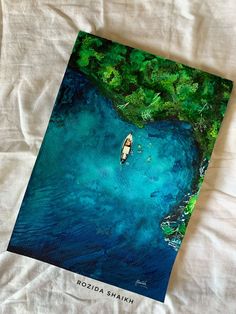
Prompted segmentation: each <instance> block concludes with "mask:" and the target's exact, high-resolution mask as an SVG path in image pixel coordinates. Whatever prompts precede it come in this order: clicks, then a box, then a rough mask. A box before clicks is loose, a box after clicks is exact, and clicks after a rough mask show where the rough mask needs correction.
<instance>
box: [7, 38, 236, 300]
mask: <svg viewBox="0 0 236 314" xmlns="http://www.w3.org/2000/svg"><path fill="white" fill-rule="evenodd" d="M231 89H232V82H231V81H229V80H227V79H224V78H221V77H218V76H215V75H212V74H209V73H206V72H203V71H201V70H197V69H194V68H191V67H189V66H186V65H183V64H180V63H177V62H174V61H171V60H168V59H166V58H164V57H159V56H155V55H153V54H150V53H148V52H146V51H142V50H139V49H136V48H131V47H128V46H125V45H122V44H119V43H117V42H113V41H111V40H107V39H104V38H100V37H97V36H95V35H92V34H88V33H85V32H79V34H78V37H77V39H76V42H75V45H74V47H73V51H72V54H71V57H70V60H69V63H68V66H67V68H66V72H65V75H64V78H63V81H62V84H61V86H60V89H59V92H58V95H57V99H56V102H55V105H54V107H53V111H52V114H51V117H50V121H49V125H48V128H47V131H46V134H45V137H44V140H43V143H42V146H41V148H40V151H39V154H38V157H37V160H36V163H35V166H34V168H33V171H32V174H31V177H30V181H29V184H28V187H27V190H26V193H25V196H24V199H23V202H22V205H21V208H20V210H19V214H18V217H17V220H16V224H15V226H14V230H13V233H12V236H11V239H10V242H9V246H8V251H10V252H14V253H17V254H21V255H25V256H28V257H32V258H34V259H37V260H40V261H44V262H47V263H50V264H53V265H56V266H58V267H60V268H63V269H66V270H69V271H72V272H74V273H77V274H80V275H83V276H87V277H88V278H93V279H96V280H98V281H101V282H104V283H107V284H110V285H113V286H116V287H119V288H122V289H125V290H128V291H131V292H134V293H137V294H140V295H142V296H146V297H149V298H152V299H154V300H157V301H162V302H163V301H164V299H165V295H166V290H167V286H168V281H169V277H170V273H171V270H172V266H173V263H174V261H175V258H176V255H177V253H178V250H179V247H180V245H181V242H182V239H183V237H184V235H185V232H186V227H187V224H188V221H189V219H190V217H191V214H192V212H193V209H194V206H195V203H196V201H197V198H198V195H199V191H200V188H201V185H202V182H203V178H204V175H205V172H206V169H207V166H208V164H209V160H210V157H211V153H212V150H213V147H214V143H215V140H216V138H217V134H218V132H219V129H220V125H221V122H222V119H223V116H224V113H225V110H226V107H227V103H228V100H229V97H230V93H231Z"/></svg>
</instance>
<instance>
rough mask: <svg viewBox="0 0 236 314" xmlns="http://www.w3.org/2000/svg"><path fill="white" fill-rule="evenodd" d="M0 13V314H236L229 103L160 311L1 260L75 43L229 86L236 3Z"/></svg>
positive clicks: (37, 2)
mask: <svg viewBox="0 0 236 314" xmlns="http://www.w3.org/2000/svg"><path fill="white" fill-rule="evenodd" d="M0 4H1V6H0V19H1V26H0V43H1V47H0V48H1V51H0V313H4V314H5V313H7V314H9V313H17V314H18V313H19V314H24V313H42V314H47V313H80V314H83V313H86V314H90V313H91V314H93V313H99V314H100V313H107V314H111V313H122V314H123V313H138V314H141V313H146V314H149V313H150V314H151V313H214V314H215V313H227V314H229V313H236V109H235V102H236V94H235V92H234V93H233V95H232V97H231V101H230V104H229V107H228V110H227V114H226V116H225V119H224V122H223V126H222V128H221V131H220V136H219V139H218V141H217V143H216V146H215V149H214V153H213V157H212V162H211V164H210V166H209V169H208V171H207V175H206V178H205V181H204V184H203V188H202V190H201V193H200V199H199V201H198V203H197V207H196V210H195V212H194V214H193V216H192V219H191V221H190V224H189V227H188V231H187V234H186V237H185V240H184V242H183V245H182V247H181V249H180V251H179V254H178V257H177V259H176V262H175V265H174V268H173V271H172V275H171V279H170V284H169V287H168V292H167V297H166V302H165V304H161V303H159V302H155V301H152V300H151V299H148V298H144V297H141V296H138V295H136V294H133V293H128V292H127V293H126V295H129V296H130V297H131V298H133V299H134V300H135V302H134V304H133V305H129V304H125V303H124V302H121V301H115V300H113V299H111V298H109V297H107V298H105V297H103V296H100V295H99V294H97V293H93V292H90V291H89V290H87V289H85V288H79V287H78V285H76V281H77V280H78V279H79V278H81V277H80V276H79V275H76V274H73V273H71V272H68V271H65V270H61V269H59V268H56V267H54V266H51V265H48V264H46V263H42V262H39V261H36V260H33V259H30V258H27V257H24V256H20V255H16V254H13V253H9V252H6V248H7V245H8V241H9V238H10V235H11V232H12V229H13V226H14V223H15V219H16V216H17V213H18V211H19V207H20V204H21V201H22V198H23V195H24V192H25V189H26V186H27V183H28V180H29V176H30V173H31V170H32V167H33V165H34V162H35V158H36V155H37V153H38V150H39V147H40V144H41V142H42V139H43V135H44V132H45V130H46V127H47V124H48V120H49V116H50V113H51V110H52V107H53V104H54V101H55V98H56V95H57V92H58V89H59V85H60V83H61V80H62V77H63V74H64V71H65V68H66V65H67V61H68V59H69V56H70V53H71V49H72V46H73V44H74V41H75V38H76V35H77V32H78V31H79V30H84V31H87V32H92V33H94V34H96V35H100V36H103V37H105V38H108V39H113V40H115V41H119V42H121V43H124V44H128V45H130V46H133V47H138V48H142V49H145V50H147V51H149V52H152V53H155V54H159V55H162V56H166V57H169V58H171V59H173V60H176V61H181V62H183V63H185V64H188V65H190V66H194V67H197V68H200V69H202V70H207V71H210V72H212V73H214V74H217V75H221V76H224V77H226V78H228V79H231V80H234V79H236V2H235V1H234V0H224V1H220V0H142V1H141V0H133V1H129V0H87V1H84V0H68V1H67V0H47V1H43V0H31V1H30V0H1V2H0ZM90 282H91V280H90ZM113 290H115V291H119V289H115V288H114V289H113ZM121 293H122V291H121Z"/></svg>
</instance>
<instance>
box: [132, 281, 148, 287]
mask: <svg viewBox="0 0 236 314" xmlns="http://www.w3.org/2000/svg"><path fill="white" fill-rule="evenodd" d="M135 286H140V287H143V288H145V289H147V288H148V287H147V281H144V280H139V279H137V280H136V281H135Z"/></svg>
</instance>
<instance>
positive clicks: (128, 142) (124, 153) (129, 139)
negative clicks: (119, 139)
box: [120, 133, 133, 164]
mask: <svg viewBox="0 0 236 314" xmlns="http://www.w3.org/2000/svg"><path fill="white" fill-rule="evenodd" d="M132 144H133V136H132V133H129V134H128V135H127V136H126V138H125V140H124V142H123V145H122V149H121V154H120V162H121V163H122V164H123V163H125V162H126V160H127V158H128V156H129V154H130V152H131V147H132Z"/></svg>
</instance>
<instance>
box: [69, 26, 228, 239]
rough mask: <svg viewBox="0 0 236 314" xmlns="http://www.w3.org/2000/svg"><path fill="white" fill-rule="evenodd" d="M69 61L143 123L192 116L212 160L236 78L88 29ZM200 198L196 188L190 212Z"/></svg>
mask: <svg viewBox="0 0 236 314" xmlns="http://www.w3.org/2000/svg"><path fill="white" fill-rule="evenodd" d="M69 65H70V66H71V67H73V68H74V69H77V70H79V71H81V72H83V73H85V74H86V75H88V76H89V77H90V78H91V79H92V80H94V81H95V82H96V84H97V85H98V86H99V87H100V88H101V90H102V91H103V92H104V93H105V94H106V95H107V96H108V97H109V98H111V99H112V100H113V103H114V106H115V107H116V109H117V111H118V112H119V114H120V115H121V116H122V117H123V118H124V119H126V120H128V121H130V122H132V123H134V124H135V125H137V126H138V127H144V126H145V124H146V123H148V122H151V121H154V120H161V119H178V120H182V121H187V122H189V123H190V124H191V125H192V127H193V130H194V134H195V139H196V141H197V143H198V146H199V150H200V153H201V160H200V163H201V162H202V161H206V162H208V161H209V159H210V156H211V152H212V149H213V146H214V143H215V140H216V137H217V134H218V132H219V128H220V124H221V120H222V118H223V116H224V112H225V110H226V106H227V102H228V99H229V97H230V92H231V89H232V82H231V81H228V80H226V79H223V78H220V77H216V76H214V75H211V74H209V73H206V72H203V71H200V70H196V69H193V68H190V67H188V66H185V65H183V64H179V63H176V62H173V61H170V60H167V59H164V58H162V57H157V56H155V55H152V54H149V53H147V52H145V51H141V50H138V49H133V48H130V47H126V46H124V45H121V44H118V43H115V42H112V41H109V40H106V39H102V38H98V37H96V36H93V35H91V34H87V33H84V32H80V33H79V35H78V38H77V40H76V43H75V46H74V49H73V53H72V56H71V59H70V63H69ZM201 180H202V177H199V183H198V185H199V186H200V184H201ZM195 202H196V195H195V194H194V195H193V196H192V197H190V199H189V202H188V204H187V205H186V207H185V214H186V216H189V214H191V212H192V210H193V208H194V204H195ZM185 228H186V223H182V222H181V224H180V225H179V226H178V232H179V233H180V234H183V233H184V232H185ZM176 230H177V229H176V228H175V232H177V231H176ZM163 231H164V234H165V235H170V234H171V233H172V231H173V230H172V229H170V228H169V227H168V228H167V227H165V228H164V229H163Z"/></svg>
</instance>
